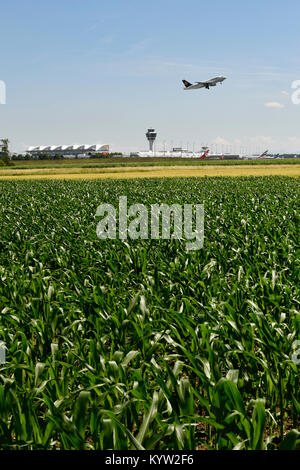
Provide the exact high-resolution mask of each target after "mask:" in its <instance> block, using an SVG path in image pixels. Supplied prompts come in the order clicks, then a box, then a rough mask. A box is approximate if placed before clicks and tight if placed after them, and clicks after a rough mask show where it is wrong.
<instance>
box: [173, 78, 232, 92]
mask: <svg viewBox="0 0 300 470" xmlns="http://www.w3.org/2000/svg"><path fill="white" fill-rule="evenodd" d="M224 80H226V77H215V78H211V79H210V80H207V81H206V82H195V84H194V85H193V84H192V83H190V82H188V81H187V80H182V81H183V84H184V86H185V88H184V89H185V90H196V89H198V88H207V89H208V90H209V88H210V87H211V86H216V84H217V83H222V82H224Z"/></svg>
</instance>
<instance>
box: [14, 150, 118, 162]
mask: <svg viewBox="0 0 300 470" xmlns="http://www.w3.org/2000/svg"><path fill="white" fill-rule="evenodd" d="M121 155H122V153H121V152H112V153H108V152H107V153H96V154H93V155H90V156H89V157H90V158H111V157H115V156H121ZM76 158H77V157H76ZM79 158H80V157H79ZM11 159H12V160H13V161H26V160H64V157H63V155H60V154H58V153H57V154H55V155H50V154H48V153H40V154H39V155H36V156H33V155H30V154H29V153H27V154H26V155H22V154H18V155H16V154H15V155H12V157H11Z"/></svg>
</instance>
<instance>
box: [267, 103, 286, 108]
mask: <svg viewBox="0 0 300 470" xmlns="http://www.w3.org/2000/svg"><path fill="white" fill-rule="evenodd" d="M265 107H266V108H284V104H282V103H278V102H277V101H270V102H268V103H265Z"/></svg>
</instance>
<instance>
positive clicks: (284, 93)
mask: <svg viewBox="0 0 300 470" xmlns="http://www.w3.org/2000/svg"><path fill="white" fill-rule="evenodd" d="M281 94H282V95H284V96H290V94H289V92H288V91H285V90H282V92H281Z"/></svg>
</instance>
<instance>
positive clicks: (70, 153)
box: [26, 144, 109, 158]
mask: <svg viewBox="0 0 300 470" xmlns="http://www.w3.org/2000/svg"><path fill="white" fill-rule="evenodd" d="M26 153H28V154H29V155H31V156H32V157H33V158H34V157H36V158H38V157H39V155H45V154H47V155H51V156H54V155H61V156H63V157H64V158H90V157H92V156H93V155H96V154H97V153H109V145H108V144H105V145H102V144H94V145H48V146H47V145H40V146H38V147H28V149H27V150H26Z"/></svg>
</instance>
